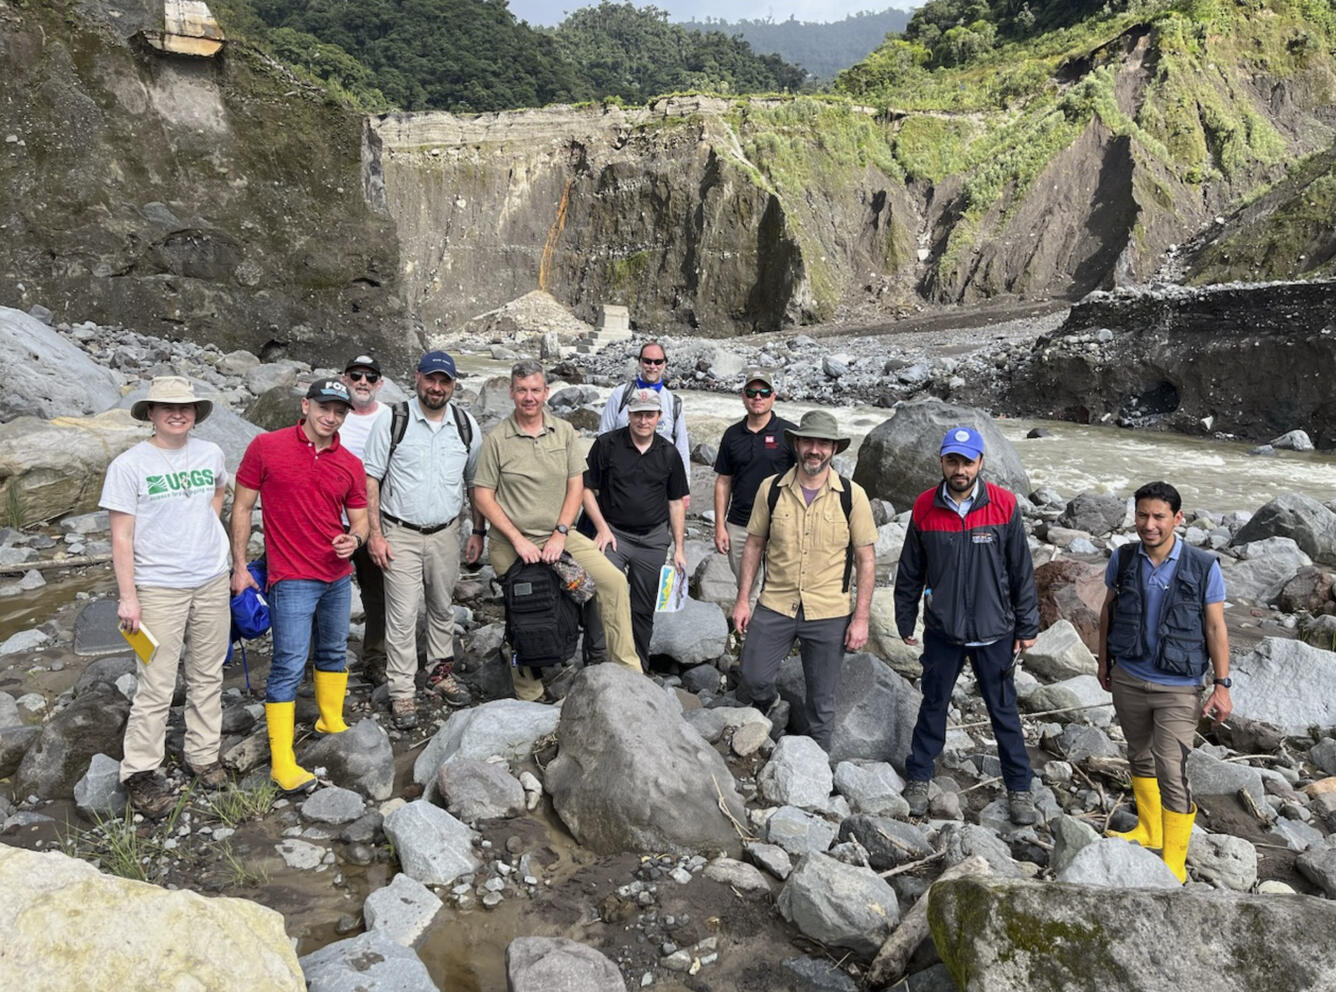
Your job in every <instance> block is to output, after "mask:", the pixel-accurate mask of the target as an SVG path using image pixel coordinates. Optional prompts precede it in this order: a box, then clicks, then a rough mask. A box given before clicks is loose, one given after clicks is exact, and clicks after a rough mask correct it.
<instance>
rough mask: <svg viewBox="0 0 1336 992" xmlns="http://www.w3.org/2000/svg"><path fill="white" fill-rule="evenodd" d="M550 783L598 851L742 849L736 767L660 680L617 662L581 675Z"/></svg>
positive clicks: (560, 811) (563, 811) (566, 816)
mask: <svg viewBox="0 0 1336 992" xmlns="http://www.w3.org/2000/svg"><path fill="white" fill-rule="evenodd" d="M557 745H558V749H559V753H558V754H557V757H556V758H555V759H554V760H553V761H552V763H551V764H550V765H548V767H547V775H546V782H545V785H546V787H547V791H548V793H549V794H550V795H551V796H552V801H553V805H554V806H555V807H556V811H557V815H558V816H560V817H561V819H562V822H563V823H565V824H566V826H567V828H569V829H570V831H571V833H572V834H574V835H575V838H576V839H577V840H578V841H579V842H580V843H581V844H583V845H585V846H586V847H589V848H592V849H593V850H595V851H597V852H599V853H600V854H612V853H617V852H621V851H656V852H665V851H670V852H673V853H678V854H694V853H698V852H706V851H722V852H723V853H725V854H728V855H729V856H731V857H737V855H738V854H739V853H740V851H741V845H740V844H739V840H738V833H737V829H736V828H735V827H734V823H733V822H730V820H729V819H728V818H727V817H725V816H724V814H723V813H722V812H721V811H720V808H719V807H720V804H721V802H722V804H723V805H725V806H726V807H727V808H728V810H729V812H730V814H731V816H732V817H733V820H734V821H735V822H736V823H739V824H741V823H744V822H745V821H746V814H745V812H744V810H743V805H742V801H741V799H740V798H739V796H738V794H737V790H736V788H735V786H734V779H733V775H732V773H731V772H730V771H729V770H728V766H727V765H725V764H724V761H723V759H722V758H721V757H720V756H719V754H718V752H717V751H715V750H714V749H713V748H712V747H710V745H709V744H707V743H706V741H705V739H704V738H703V737H701V735H700V734H698V733H697V732H696V731H695V730H694V729H692V728H691V726H689V725H688V724H687V723H686V721H684V720H683V719H682V717H681V715H680V713H678V712H677V711H676V710H675V709H674V708H673V707H672V706H671V705H670V704H669V701H668V697H667V696H666V695H665V694H664V693H663V692H662V690H660V689H659V688H658V687H657V686H655V684H654V683H653V682H651V681H650V680H649V679H647V678H645V677H644V676H642V675H638V674H636V673H635V672H632V671H630V670H628V669H625V668H622V667H621V666H618V665H596V666H594V667H592V668H586V669H584V670H583V671H581V672H580V674H579V675H578V676H576V678H575V681H574V682H573V683H572V684H571V689H570V692H569V694H568V695H567V697H566V702H565V705H564V706H563V707H562V712H561V722H560V724H559V725H558V727H557Z"/></svg>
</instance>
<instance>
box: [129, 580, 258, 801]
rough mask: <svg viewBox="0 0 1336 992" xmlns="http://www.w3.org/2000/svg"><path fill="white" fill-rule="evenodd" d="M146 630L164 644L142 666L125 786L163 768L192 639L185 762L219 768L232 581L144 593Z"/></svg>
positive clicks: (141, 592) (142, 611)
mask: <svg viewBox="0 0 1336 992" xmlns="http://www.w3.org/2000/svg"><path fill="white" fill-rule="evenodd" d="M137 592H138V594H139V606H140V619H139V622H140V623H141V624H142V625H143V626H145V627H147V628H148V629H149V631H150V632H151V633H152V634H153V636H154V637H156V638H157V639H158V650H157V653H156V654H155V655H154V656H153V660H152V661H151V662H150V663H149V664H147V665H145V664H144V663H143V662H142V661H141V662H138V664H137V666H136V674H137V675H138V676H139V687H138V689H137V690H136V691H135V698H134V702H133V703H132V704H131V705H130V720H129V722H128V723H127V724H126V726H125V758H124V759H123V760H122V761H121V775H120V777H121V781H122V782H124V781H125V780H126V779H128V778H129V777H130V776H131V775H134V774H136V773H138V772H151V771H153V770H154V769H155V768H158V767H159V766H160V765H161V764H162V758H163V747H164V740H165V738H166V735H167V714H168V711H169V710H170V709H171V705H172V694H173V693H174V692H175V691H176V665H177V662H178V661H179V660H180V658H181V645H182V643H183V642H184V640H185V637H186V634H187V632H188V633H189V635H190V651H189V653H188V654H187V655H186V663H185V666H186V668H185V671H186V746H185V750H186V761H187V762H189V764H190V765H191V767H192V768H205V767H207V766H209V765H211V764H213V763H214V762H215V761H217V760H218V742H219V739H220V737H221V736H222V730H223V702H222V690H223V661H224V660H225V659H226V657H227V636H228V632H229V631H230V630H231V626H232V613H231V609H230V608H229V605H228V604H229V601H230V599H231V590H230V589H229V587H228V575H227V573H224V574H222V575H220V576H218V578H216V579H213V580H211V581H209V582H206V583H204V585H202V586H196V587H195V588H193V589H165V588H160V587H149V586H140V587H139V588H138V590H137Z"/></svg>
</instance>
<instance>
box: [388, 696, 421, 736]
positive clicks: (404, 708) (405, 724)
mask: <svg viewBox="0 0 1336 992" xmlns="http://www.w3.org/2000/svg"><path fill="white" fill-rule="evenodd" d="M390 720H391V721H392V722H393V723H394V726H395V729H396V730H412V729H413V728H414V727H416V726H417V725H418V715H417V703H415V702H414V701H413V697H412V696H400V697H398V698H397V699H391V700H390Z"/></svg>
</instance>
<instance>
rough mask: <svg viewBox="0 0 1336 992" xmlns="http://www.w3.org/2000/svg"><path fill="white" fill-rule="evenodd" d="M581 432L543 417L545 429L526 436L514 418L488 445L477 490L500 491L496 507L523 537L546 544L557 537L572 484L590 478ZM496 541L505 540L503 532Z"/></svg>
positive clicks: (495, 535)
mask: <svg viewBox="0 0 1336 992" xmlns="http://www.w3.org/2000/svg"><path fill="white" fill-rule="evenodd" d="M579 441H580V437H579V435H578V434H576V433H575V428H574V427H572V426H571V425H570V424H568V423H567V422H566V421H564V420H562V419H561V418H560V417H554V416H552V414H550V413H549V412H548V411H547V410H544V411H543V427H542V430H540V431H539V432H538V433H537V434H525V433H524V432H523V431H522V430H521V429H520V426H519V424H517V423H516V422H515V415H514V414H511V415H510V416H509V417H507V418H506V419H505V420H503V421H501V423H499V424H497V425H496V427H494V428H493V429H492V430H491V432H490V433H489V434H488V435H487V437H486V438H484V439H483V442H482V454H480V455H479V456H478V469H477V471H476V472H475V473H474V476H473V484H474V485H475V486H482V487H483V488H484V489H493V490H495V491H496V501H497V502H498V503H499V504H500V505H501V509H503V510H505V511H506V516H507V517H509V518H510V522H511V523H513V524H514V525H515V526H516V527H517V528H519V531H520V533H522V534H523V535H524V536H525V537H527V538H529V539H530V540H532V541H537V542H539V543H540V544H541V543H542V542H543V541H544V540H546V539H547V538H548V537H550V536H551V535H552V528H553V527H555V526H556V525H557V515H558V514H559V513H561V505H562V503H563V502H565V500H566V481H567V480H568V479H569V478H570V477H571V476H573V475H574V476H579V475H582V474H583V473H584V468H585V461H584V450H583V448H584V446H583V445H582V444H580V443H579ZM492 539H493V540H505V538H504V537H503V536H502V535H501V534H500V533H499V532H497V531H493V532H492Z"/></svg>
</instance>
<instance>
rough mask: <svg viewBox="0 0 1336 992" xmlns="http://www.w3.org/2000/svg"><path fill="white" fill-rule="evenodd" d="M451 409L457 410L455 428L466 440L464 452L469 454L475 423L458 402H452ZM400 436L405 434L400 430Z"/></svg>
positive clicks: (461, 437) (461, 438)
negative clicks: (473, 423) (470, 421)
mask: <svg viewBox="0 0 1336 992" xmlns="http://www.w3.org/2000/svg"><path fill="white" fill-rule="evenodd" d="M450 409H452V410H454V411H455V430H457V431H459V439H460V440H461V441H463V442H464V453H465V454H467V453H468V451H469V449H470V448H472V447H473V425H472V424H471V423H469V415H468V414H467V413H465V412H464V410H463V408H461V407H460V405H459V404H458V403H451V404H450ZM399 436H400V437H403V436H404V435H403V431H400V432H399ZM391 450H393V449H391Z"/></svg>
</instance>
